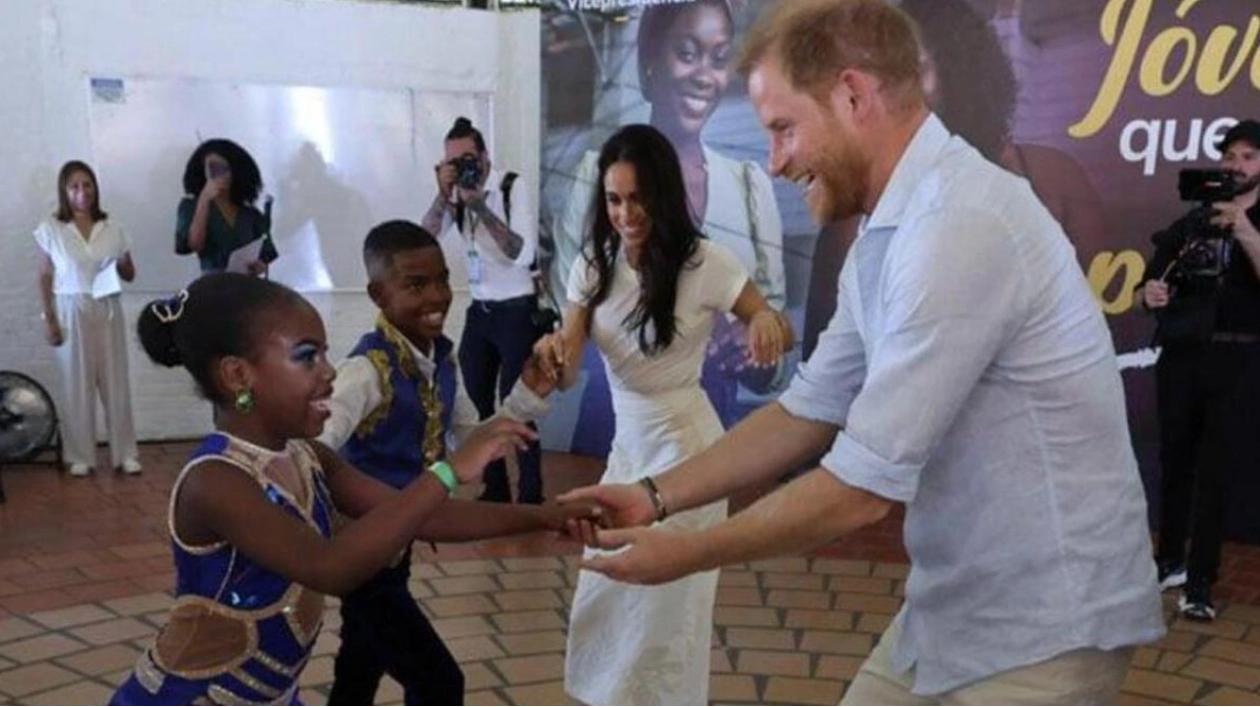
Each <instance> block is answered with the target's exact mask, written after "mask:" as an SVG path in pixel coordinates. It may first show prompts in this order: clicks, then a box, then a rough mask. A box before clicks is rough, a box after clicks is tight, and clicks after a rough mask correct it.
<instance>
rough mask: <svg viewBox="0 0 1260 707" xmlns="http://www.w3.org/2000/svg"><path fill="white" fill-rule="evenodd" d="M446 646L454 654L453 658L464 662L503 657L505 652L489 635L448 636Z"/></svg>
mask: <svg viewBox="0 0 1260 707" xmlns="http://www.w3.org/2000/svg"><path fill="white" fill-rule="evenodd" d="M445 643H446V648H447V650H449V651H450V652H451V655H453V656H455V660H457V661H459V662H461V663H464V662H467V661H473V660H486V659H488V658H503V657H504V656H506V655H507V653H506V652H505V651H504V650H503V649H502V648H500V647H499V644H497V643H495V642H494V639H493V638H491V637H490V636H467V637H465V638H448V639H446V641H445Z"/></svg>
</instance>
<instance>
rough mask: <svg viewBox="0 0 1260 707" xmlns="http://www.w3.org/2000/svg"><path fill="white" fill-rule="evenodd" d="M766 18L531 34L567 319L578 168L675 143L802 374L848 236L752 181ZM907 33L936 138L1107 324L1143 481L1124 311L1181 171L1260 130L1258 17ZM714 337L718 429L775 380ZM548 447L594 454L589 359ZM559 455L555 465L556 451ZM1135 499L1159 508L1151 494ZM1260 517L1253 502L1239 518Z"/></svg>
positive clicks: (584, 22) (603, 442)
mask: <svg viewBox="0 0 1260 707" xmlns="http://www.w3.org/2000/svg"><path fill="white" fill-rule="evenodd" d="M767 4H768V3H767V2H765V0H683V1H681V2H661V1H659V0H658V1H651V0H596V1H592V0H581V1H579V0H562V1H561V2H558V3H553V4H552V5H551V6H550V7H551V9H550V10H549V11H544V17H543V42H542V50H543V61H542V71H543V94H544V95H543V111H544V120H543V126H544V127H543V131H544V132H543V136H542V137H543V175H542V187H543V195H542V219H543V224H542V227H543V230H542V233H543V234H544V237H550V238H551V239H552V241H553V242H554V246H555V251H556V254H557V257H556V258H555V259H554V262H553V264H552V268H551V284H552V289H553V292H555V293H556V294H557V296H558V297H559V298H561V299H562V298H563V293H564V284H565V281H566V279H567V273H568V268H569V267H570V266H571V263H572V260H573V258H574V257H575V254H576V252H577V248H578V247H579V246H580V243H581V239H582V236H583V231H584V225H585V219H586V215H587V210H588V209H589V207H590V206H591V204H590V200H591V194H592V186H593V180H594V178H595V169H594V151H596V150H598V148H599V145H600V143H601V142H602V140H603V139H604V138H606V137H607V136H608V135H610V134H611V133H612V131H614V130H615V129H616V128H617V127H618V126H620V125H624V124H626V123H633V122H647V123H651V124H653V125H655V126H657V127H658V128H660V129H661V130H662V131H663V132H665V134H666V135H668V136H669V137H670V139H671V140H673V141H674V144H675V146H676V147H678V149H679V152H680V156H681V159H682V160H683V169H684V176H685V177H686V181H687V184H688V191H689V193H688V196H689V198H690V201H691V204H692V207H693V211H694V212H695V213H697V214H703V217H702V220H703V223H704V230H705V232H706V234H707V235H708V237H710V238H712V239H714V240H716V241H718V242H721V243H723V244H724V245H727V246H729V247H730V248H731V249H733V250H734V251H735V252H736V253H737V254H738V255H739V256H740V258H741V259H742V260H743V262H744V264H745V266H746V267H747V269H748V272H749V273H750V275H752V276H753V279H754V281H755V282H756V283H757V284H758V285H759V286H760V287H761V290H762V292H763V293H765V294H766V296H767V298H768V299H769V300H770V301H771V302H772V303H774V304H775V305H776V306H781V307H785V308H786V310H787V312H788V313H789V315H790V316H791V318H792V320H793V321H794V322H795V323H796V325H797V327H798V329H797V330H798V333H799V334H800V337H801V339H802V341H801V342H800V343H799V344H798V347H797V350H796V352H795V357H796V360H799V358H800V356H801V355H806V356H807V355H808V352H809V350H810V349H811V347H812V345H813V343H814V341H815V340H816V337H817V333H818V330H819V328H820V327H822V326H825V322H826V320H827V319H828V318H829V316H830V312H831V309H832V308H833V307H834V298H835V281H836V275H837V273H838V271H839V266H840V263H841V262H842V260H843V257H844V251H845V247H846V244H847V242H848V239H849V238H851V237H852V233H853V230H854V225H853V224H846V223H840V224H831V225H829V226H828V227H826V228H825V229H821V237H820V228H819V227H818V225H816V224H813V223H811V222H810V219H809V216H808V214H807V212H806V210H805V206H804V203H803V201H802V199H801V196H800V192H799V189H798V188H797V187H796V186H795V185H793V184H790V183H787V182H784V181H783V180H774V179H771V178H770V177H769V176H768V175H767V174H766V171H765V169H764V165H765V157H766V141H765V136H764V134H763V133H762V132H761V129H760V127H759V126H758V124H757V122H756V119H755V116H754V115H753V112H752V109H751V107H750V105H749V101H748V98H747V94H746V91H745V86H744V82H743V80H742V77H740V76H738V75H737V73H736V72H735V71H734V63H735V56H736V49H737V47H738V44H739V40H740V37H741V35H742V34H743V32H744V31H745V30H746V28H747V27H748V25H749V23H750V22H751V21H752V20H753V19H754V18H755V17H756V16H757V15H758V14H759V13H760V12H761V11H762V10H763V9H764V7H765V6H766V5H767ZM900 5H901V6H902V7H903V8H904V9H905V10H906V11H907V12H908V13H909V14H910V15H912V16H913V17H914V18H915V19H916V21H918V23H919V24H920V28H921V35H922V41H923V54H924V56H923V58H924V64H925V69H926V70H925V73H924V82H925V88H926V89H927V91H928V94H929V96H930V100H931V102H932V106H933V109H934V110H935V111H936V112H937V113H938V114H939V115H940V116H941V118H942V119H943V120H944V122H945V123H946V125H947V126H948V127H949V128H950V129H951V130H952V131H953V132H955V133H957V134H959V135H961V136H963V137H964V138H966V139H967V140H968V141H969V142H971V143H972V144H973V145H975V146H976V147H977V148H978V149H980V150H981V151H982V152H983V153H985V154H986V155H987V156H988V157H989V158H990V159H992V160H993V161H994V162H997V163H999V164H1001V165H1002V166H1004V167H1006V168H1007V169H1009V170H1011V171H1012V172H1015V173H1017V174H1020V175H1023V176H1025V177H1026V178H1027V179H1028V180H1029V182H1030V183H1031V184H1032V186H1033V188H1034V190H1035V191H1036V193H1037V195H1038V196H1039V197H1040V198H1041V200H1042V201H1043V202H1044V203H1045V204H1046V206H1047V207H1048V208H1049V209H1050V211H1051V212H1052V213H1053V214H1054V215H1055V217H1056V218H1058V219H1059V221H1060V223H1062V224H1063V226H1064V229H1065V231H1066V232H1067V235H1068V237H1069V238H1070V239H1071V240H1072V242H1073V244H1074V245H1075V247H1076V250H1077V254H1078V258H1079V261H1080V265H1081V268H1082V269H1083V270H1084V272H1085V273H1086V276H1087V277H1088V280H1089V282H1090V284H1091V286H1092V287H1093V290H1094V293H1095V295H1096V296H1097V299H1098V306H1099V307H1100V308H1102V310H1103V311H1104V312H1105V313H1106V316H1107V319H1108V322H1109V324H1110V326H1111V330H1112V333H1113V336H1114V340H1115V345H1116V350H1117V353H1118V356H1119V362H1118V363H1119V365H1120V367H1121V368H1122V369H1123V371H1124V374H1123V375H1124V380H1125V386H1126V390H1127V393H1128V398H1129V413H1130V420H1131V427H1132V431H1133V435H1134V443H1135V447H1136V448H1137V450H1138V454H1139V458H1140V461H1141V462H1142V467H1143V473H1144V476H1146V478H1147V479H1148V488H1150V487H1151V486H1152V484H1150V483H1149V480H1150V479H1153V478H1155V477H1156V475H1157V473H1158V469H1157V453H1156V452H1157V439H1156V437H1157V427H1156V421H1155V414H1154V400H1153V390H1154V385H1153V374H1152V365H1153V363H1154V360H1155V352H1154V351H1152V350H1151V349H1150V338H1151V334H1152V331H1153V321H1152V320H1151V318H1150V317H1149V316H1148V315H1147V314H1146V313H1145V312H1144V311H1143V310H1142V308H1141V306H1140V304H1138V303H1137V302H1136V300H1135V299H1134V287H1135V286H1136V285H1137V283H1138V282H1139V281H1140V280H1141V278H1142V275H1143V272H1144V260H1145V258H1146V257H1148V256H1149V255H1150V251H1151V246H1150V240H1149V239H1150V236H1151V234H1152V233H1153V232H1155V231H1156V230H1158V229H1160V228H1162V227H1163V226H1165V225H1166V224H1168V223H1169V222H1171V221H1172V220H1173V219H1174V218H1176V217H1177V216H1178V215H1180V214H1181V213H1184V212H1185V211H1186V210H1188V209H1189V208H1191V207H1192V206H1193V205H1192V204H1184V203H1180V202H1179V201H1178V195H1177V188H1176V184H1177V172H1178V170H1179V169H1181V168H1184V167H1191V166H1196V167H1201V166H1209V165H1211V164H1213V163H1214V162H1215V161H1217V160H1219V158H1220V152H1219V150H1218V149H1217V142H1218V141H1219V139H1220V138H1221V136H1223V135H1224V133H1225V131H1226V130H1227V129H1228V128H1229V127H1230V126H1231V125H1232V124H1233V123H1234V122H1236V121H1237V120H1238V119H1241V118H1244V117H1257V116H1260V101H1258V100H1257V98H1258V97H1260V93H1258V91H1260V52H1258V47H1260V16H1258V15H1260V5H1257V4H1256V3H1252V2H1239V1H1238V0H1022V1H1015V0H1005V1H1002V0H903V1H902V2H901V3H900ZM738 335H739V332H738V331H736V330H733V329H732V328H731V327H729V326H721V325H720V326H719V327H718V330H717V333H716V334H715V338H714V342H713V344H712V345H711V346H710V361H709V363H708V364H707V365H706V377H705V383H706V389H707V390H709V392H710V395H711V397H712V398H713V399H714V401H715V404H716V405H717V406H718V409H719V411H720V412H721V414H722V416H723V419H724V421H726V422H728V423H729V422H733V421H734V420H737V419H738V418H739V417H740V416H742V415H743V414H746V413H747V411H748V410H750V409H752V408H753V407H755V406H756V405H757V404H759V403H760V402H762V401H764V400H766V399H769V398H770V397H772V396H773V395H774V394H775V393H776V392H777V391H778V390H779V389H780V388H781V385H782V382H783V381H784V380H785V379H786V374H787V373H788V371H784V372H782V373H783V375H780V376H778V377H777V378H776V379H774V380H769V381H767V380H765V376H762V377H761V379H757V380H753V379H752V378H753V377H752V376H750V374H749V372H747V371H734V370H733V367H732V366H730V365H729V360H730V358H729V356H730V351H731V349H730V347H731V346H732V345H733V344H732V341H733V340H735V339H737V338H738ZM586 363H587V365H586V366H585V370H584V375H583V383H582V386H581V388H582V389H581V390H580V391H575V392H573V393H571V394H570V396H569V398H568V399H567V400H566V401H565V403H564V404H563V405H562V406H561V407H562V408H565V409H567V410H568V413H567V416H566V414H565V413H563V412H562V414H561V417H564V418H565V419H567V424H566V425H561V427H562V429H560V430H559V431H558V432H557V435H558V436H557V437H555V438H553V445H556V446H562V447H563V446H567V447H568V448H571V449H572V450H573V451H575V452H579V453H588V454H603V453H605V452H606V451H607V444H608V440H609V439H610V438H611V432H612V425H613V420H612V415H611V408H610V405H609V403H608V393H607V382H606V380H605V378H604V373H603V370H602V366H601V365H599V363H598V358H597V356H595V355H594V353H593V352H588V357H587V362H586ZM557 442H558V445H557V444H556V443H557ZM1150 490H1152V491H1153V490H1154V489H1153V488H1151V489H1150ZM1255 500H1257V501H1260V499H1255Z"/></svg>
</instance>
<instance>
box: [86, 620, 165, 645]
mask: <svg viewBox="0 0 1260 707" xmlns="http://www.w3.org/2000/svg"><path fill="white" fill-rule="evenodd" d="M156 633H157V630H156V629H154V628H153V626H151V625H149V624H148V623H145V622H142V621H137V620H136V619H134V618H123V619H114V620H113V621H105V622H102V623H99V624H92V625H91V626H81V627H79V628H74V629H70V635H72V636H74V637H75V638H77V639H79V640H81V641H84V642H86V643H90V644H92V645H94V646H104V645H109V644H111V643H120V642H122V641H131V640H136V639H141V638H148V637H149V636H152V635H154V634H156Z"/></svg>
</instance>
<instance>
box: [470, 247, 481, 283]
mask: <svg viewBox="0 0 1260 707" xmlns="http://www.w3.org/2000/svg"><path fill="white" fill-rule="evenodd" d="M468 282H470V283H472V284H474V285H480V284H481V256H480V255H478V254H477V249H476V248H472V247H470V248H469V249H468Z"/></svg>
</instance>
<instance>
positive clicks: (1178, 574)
mask: <svg viewBox="0 0 1260 707" xmlns="http://www.w3.org/2000/svg"><path fill="white" fill-rule="evenodd" d="M1155 567H1156V568H1157V569H1156V572H1157V574H1156V579H1157V580H1158V581H1159V591H1161V592H1162V591H1165V590H1167V589H1175V588H1177V587H1181V586H1185V583H1186V566H1185V564H1184V563H1181V562H1172V561H1170V560H1157V561H1156V562H1155Z"/></svg>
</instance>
